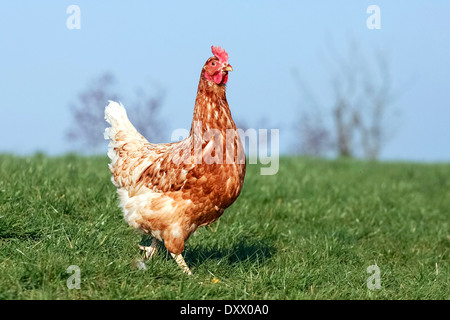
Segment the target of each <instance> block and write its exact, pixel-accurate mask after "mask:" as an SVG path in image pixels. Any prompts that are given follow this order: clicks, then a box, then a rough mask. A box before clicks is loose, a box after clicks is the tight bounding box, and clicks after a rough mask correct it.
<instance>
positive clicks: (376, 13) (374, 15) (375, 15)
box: [366, 4, 381, 30]
mask: <svg viewBox="0 0 450 320" xmlns="http://www.w3.org/2000/svg"><path fill="white" fill-rule="evenodd" d="M366 13H368V14H370V16H369V17H368V18H367V20H366V26H367V28H368V29H370V30H373V29H381V9H380V7H379V6H377V5H376V4H372V5H370V6H368V7H367V10H366Z"/></svg>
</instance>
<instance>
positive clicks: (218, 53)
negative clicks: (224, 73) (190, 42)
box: [211, 46, 228, 63]
mask: <svg viewBox="0 0 450 320" xmlns="http://www.w3.org/2000/svg"><path fill="white" fill-rule="evenodd" d="M211 51H212V53H213V55H214V56H215V57H216V58H218V59H219V61H220V63H224V62H228V53H226V52H225V49H221V48H220V46H219V47H214V46H211Z"/></svg>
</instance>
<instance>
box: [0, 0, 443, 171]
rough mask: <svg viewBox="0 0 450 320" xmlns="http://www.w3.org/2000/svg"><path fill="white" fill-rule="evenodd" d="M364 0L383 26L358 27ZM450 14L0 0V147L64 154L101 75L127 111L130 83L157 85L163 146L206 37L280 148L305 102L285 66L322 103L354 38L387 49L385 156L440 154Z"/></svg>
mask: <svg viewBox="0 0 450 320" xmlns="http://www.w3.org/2000/svg"><path fill="white" fill-rule="evenodd" d="M373 4H375V5H378V6H379V8H380V12H381V14H380V18H381V19H380V21H381V23H380V29H369V28H367V25H366V20H367V19H368V17H369V16H370V14H368V13H367V12H366V10H367V8H368V7H369V6H370V5H373ZM70 5H77V6H78V7H79V8H80V13H81V16H80V21H81V23H80V29H69V28H68V27H67V24H66V21H67V19H68V18H69V16H70V14H68V13H67V12H66V11H67V8H68V7H69V6H70ZM449 14H450V2H449V1H444V0H442V1H437V0H436V1H413V0H408V1H406V0H398V1H362V0H361V1H350V0H348V1H333V0H323V1H223V2H211V1H195V2H193V1H106V0H103V1H101V0H97V1H76V0H71V1H12V0H3V1H1V2H0V16H1V19H0V52H1V53H0V57H1V59H0V96H1V102H0V119H1V125H0V137H2V138H1V139H0V153H1V152H9V153H15V154H32V153H34V152H36V151H41V152H46V153H48V154H51V155H58V154H64V153H66V152H70V151H73V150H74V149H75V148H76V147H75V146H74V145H73V144H72V143H70V142H69V141H67V139H66V132H67V129H68V128H69V126H70V125H71V123H72V121H73V119H72V118H71V113H70V110H69V104H70V103H71V102H74V101H76V99H77V95H78V94H79V93H80V92H82V91H83V90H85V89H86V88H87V86H88V85H89V83H90V82H91V81H92V80H93V79H95V78H98V77H99V76H100V75H101V74H103V73H104V72H111V73H112V74H114V75H115V77H116V79H117V83H116V87H117V88H119V91H120V100H121V101H122V102H123V103H124V105H125V107H126V106H127V103H131V102H132V99H133V97H134V96H133V93H134V92H135V90H136V88H138V87H144V88H148V89H149V90H150V91H151V90H152V88H155V87H161V88H164V90H165V92H166V96H165V99H164V102H163V106H162V110H161V114H160V118H161V119H162V121H163V122H164V127H165V128H166V131H167V132H165V133H164V134H165V136H166V139H165V140H166V142H169V141H170V135H171V132H172V131H173V130H175V129H177V128H186V129H189V128H190V124H191V121H192V111H193V107H194V101H195V96H196V92H197V85H198V80H199V75H200V71H201V68H202V66H203V64H204V62H205V61H206V60H207V58H208V57H210V56H211V52H210V47H211V45H220V46H221V47H223V48H225V49H226V50H227V52H228V53H229V56H230V58H229V62H230V64H231V65H232V66H233V69H234V71H233V72H232V73H231V74H230V76H229V80H228V85H227V98H228V102H229V104H230V108H231V111H232V114H233V117H234V118H235V119H237V120H238V121H240V122H243V123H245V124H246V125H247V126H249V127H256V126H258V124H260V123H261V122H262V121H263V120H264V119H265V120H264V123H265V125H266V126H267V127H268V129H270V128H279V129H280V151H281V153H284V154H286V153H289V152H290V151H291V150H292V145H293V143H295V140H296V135H295V132H294V131H293V130H292V127H293V123H294V122H295V121H296V119H297V118H298V115H299V114H300V112H301V110H302V108H303V109H304V108H307V106H306V101H307V100H306V99H305V97H304V96H302V92H301V91H300V90H299V89H298V82H297V79H296V77H294V76H293V70H295V71H296V72H297V74H298V77H299V79H301V82H302V83H305V84H307V86H308V88H310V89H311V91H312V92H315V94H316V95H318V96H319V97H320V98H321V99H322V100H323V101H324V103H325V107H324V108H325V109H326V105H327V103H328V102H327V101H331V100H330V99H331V97H332V95H333V92H332V90H331V88H330V85H329V84H330V72H329V69H328V68H327V61H329V59H332V58H333V57H334V56H336V55H339V54H344V53H345V52H346V50H347V48H348V44H349V41H350V40H352V41H355V42H356V43H358V46H359V47H360V48H361V51H362V52H364V53H365V54H367V55H368V56H370V55H371V54H372V53H374V52H380V51H381V52H383V53H384V54H385V55H386V57H388V58H389V61H390V65H391V68H392V70H391V72H392V80H393V84H394V89H395V90H396V92H398V93H399V94H398V98H397V99H396V101H395V105H394V107H395V109H396V114H397V115H398V116H396V117H393V119H392V126H394V127H395V130H394V131H393V134H392V137H391V138H390V140H389V141H388V143H387V144H386V146H385V148H384V149H383V150H382V153H381V159H382V160H408V161H426V162H436V161H439V162H442V161H444V162H448V161H450V126H449V120H450V81H449V79H448V77H449V76H450V27H449V24H448V16H449ZM327 59H328V60H327ZM369 61H370V60H369ZM369 63H370V62H369ZM105 105H106V101H105ZM100 134H102V133H100ZM104 147H105V148H104V149H105V152H106V148H107V142H106V141H105V146H104Z"/></svg>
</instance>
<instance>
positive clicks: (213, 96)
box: [191, 76, 236, 135]
mask: <svg viewBox="0 0 450 320" xmlns="http://www.w3.org/2000/svg"><path fill="white" fill-rule="evenodd" d="M200 126H201V130H194V127H196V128H198V129H199V128H200ZM209 129H217V130H220V131H222V132H226V130H227V129H236V125H235V123H234V121H233V119H232V117H231V112H230V108H229V106H228V102H227V98H226V95H225V85H217V84H214V83H211V82H209V81H208V80H206V79H205V78H204V77H203V76H202V77H201V79H200V83H199V85H198V90H197V98H196V100H195V109H194V116H193V119H192V127H191V135H192V134H194V131H195V132H197V133H201V134H204V132H205V131H207V130H209Z"/></svg>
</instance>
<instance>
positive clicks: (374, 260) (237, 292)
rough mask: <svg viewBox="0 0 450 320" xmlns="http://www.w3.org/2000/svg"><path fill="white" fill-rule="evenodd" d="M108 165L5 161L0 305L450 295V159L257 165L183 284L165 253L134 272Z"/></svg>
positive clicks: (202, 232) (190, 256)
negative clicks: (371, 280)
mask: <svg viewBox="0 0 450 320" xmlns="http://www.w3.org/2000/svg"><path fill="white" fill-rule="evenodd" d="M106 163H107V159H106V157H78V156H75V155H67V156H64V157H57V158H51V157H46V156H44V155H35V156H32V157H16V156H10V155H1V156H0V274H1V275H2V276H1V277H0V299H449V298H450V293H449V292H450V290H449V282H450V281H449V245H450V236H449V235H450V231H449V223H448V222H449V217H450V164H433V165H425V164H410V163H373V162H363V161H355V160H335V161H329V160H314V159H305V158H282V159H281V160H280V171H279V172H278V174H276V175H274V176H261V175H260V174H259V168H258V166H255V165H249V166H248V171H247V176H246V180H245V184H244V188H243V191H242V194H241V196H240V197H239V199H238V200H237V201H236V203H235V204H234V205H233V206H231V207H230V208H229V209H228V210H227V211H226V212H225V214H224V215H223V216H222V218H221V219H220V220H219V221H218V222H216V223H215V224H213V225H211V227H210V228H208V227H207V228H202V229H199V230H198V231H197V233H196V234H194V235H193V236H191V238H190V239H189V241H188V243H187V245H186V249H185V252H184V255H185V259H186V262H187V263H188V265H189V266H190V268H191V270H192V271H193V273H194V277H188V276H186V275H185V274H182V273H181V271H180V269H179V268H178V266H177V265H176V263H175V261H173V260H172V259H171V258H170V255H168V254H167V251H165V250H160V251H159V253H158V255H157V256H156V257H155V259H154V260H153V261H151V262H148V263H146V269H145V270H142V269H140V268H139V267H138V266H139V261H141V260H142V253H141V252H140V250H139V249H138V248H137V244H138V243H139V241H140V240H141V237H140V235H139V234H138V233H137V232H136V231H134V230H133V229H131V228H130V227H128V226H127V225H126V223H125V222H124V221H123V218H122V213H121V211H120V209H119V208H118V207H117V204H118V203H117V198H116V193H115V188H114V186H113V185H112V184H111V182H110V180H109V179H110V176H109V172H108V170H107V167H106ZM71 265H76V266H78V267H79V268H80V271H81V288H80V289H79V290H77V289H72V290H69V289H68V287H67V280H68V278H69V276H70V275H71V274H69V273H67V272H66V270H67V268H68V267H69V266H71ZM371 265H377V266H378V267H379V269H380V281H381V289H379V290H370V289H368V287H367V284H366V283H367V278H368V277H370V276H371V274H369V273H367V271H366V270H367V268H368V267H369V266H371Z"/></svg>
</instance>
